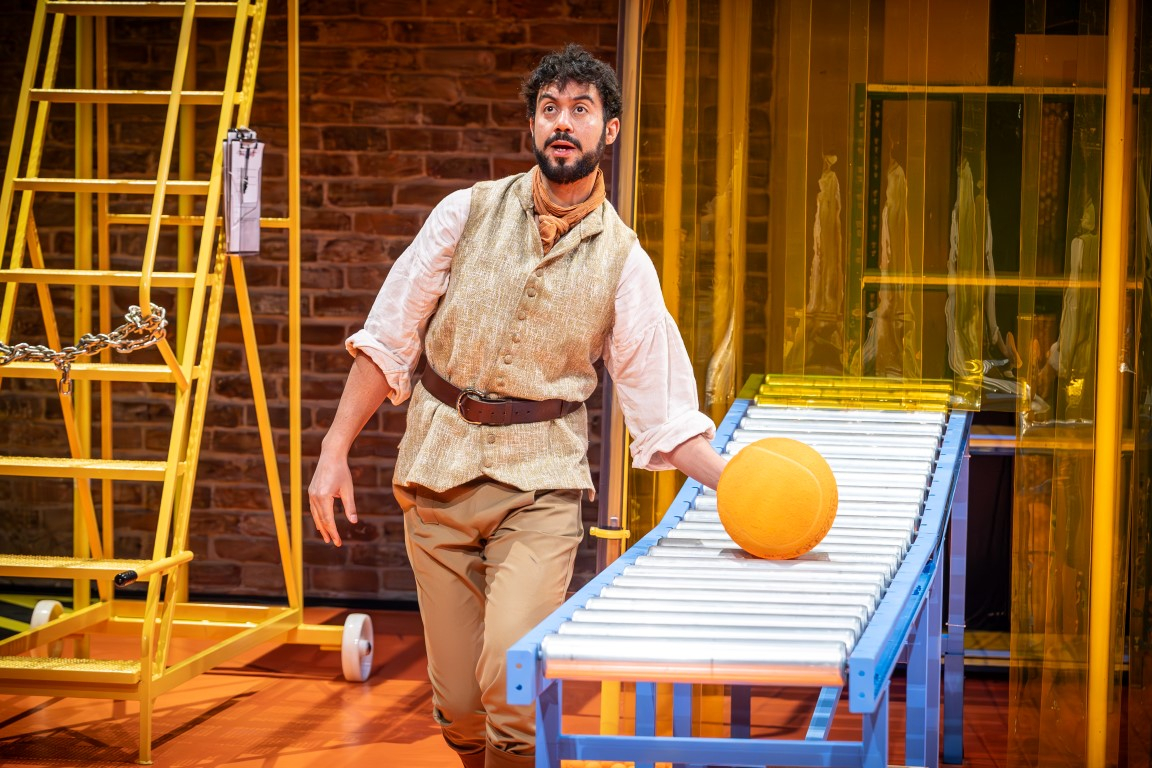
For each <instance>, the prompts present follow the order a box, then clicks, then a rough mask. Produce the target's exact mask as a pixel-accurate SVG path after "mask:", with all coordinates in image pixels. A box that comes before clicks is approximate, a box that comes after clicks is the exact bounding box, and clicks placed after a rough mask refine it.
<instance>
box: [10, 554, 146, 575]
mask: <svg viewBox="0 0 1152 768" xmlns="http://www.w3.org/2000/svg"><path fill="white" fill-rule="evenodd" d="M151 562H152V561H151V560H121V559H104V560H95V559H91V558H83V557H48V556H44V555H0V575H4V576H19V577H23V578H39V579H91V578H95V577H97V576H100V575H104V576H107V577H108V578H111V577H113V576H115V575H116V574H118V573H122V572H124V571H139V570H140V569H141V568H143V567H144V566H146V565H148V564H149V563H151Z"/></svg>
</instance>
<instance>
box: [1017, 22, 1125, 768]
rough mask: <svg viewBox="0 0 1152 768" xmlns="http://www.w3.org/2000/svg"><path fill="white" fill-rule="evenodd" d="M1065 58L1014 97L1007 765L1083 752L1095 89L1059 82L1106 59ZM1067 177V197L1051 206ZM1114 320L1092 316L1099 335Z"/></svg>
mask: <svg viewBox="0 0 1152 768" xmlns="http://www.w3.org/2000/svg"><path fill="white" fill-rule="evenodd" d="M1045 10H1046V9H1045V4H1044V3H1040V2H1029V3H1027V5H1026V10H1025V28H1026V29H1025V33H1026V35H1027V34H1031V35H1039V34H1043V33H1044V32H1045V31H1046V30H1047V27H1048V23H1047V21H1048V20H1047V19H1046V18H1045ZM1106 10H1107V3H1105V2H1102V1H1101V2H1096V0H1086V2H1082V3H1081V6H1080V12H1079V28H1078V29H1077V34H1078V35H1079V36H1081V42H1083V43H1090V42H1091V41H1092V40H1099V39H1101V38H1100V36H1102V35H1104V34H1105V31H1106V27H1105V22H1106V14H1105V12H1106ZM1080 50H1085V49H1084V48H1083V46H1082V47H1081V48H1080ZM1098 50H1102V49H1098ZM1074 61H1075V70H1076V71H1075V72H1074V73H1071V77H1070V78H1069V81H1068V82H1065V81H1064V79H1060V78H1057V80H1056V81H1053V80H1052V79H1046V76H1047V72H1045V74H1044V75H1042V76H1041V77H1040V81H1039V82H1038V83H1032V84H1035V85H1039V86H1040V87H1039V88H1038V89H1037V91H1036V93H1027V94H1025V95H1024V96H1023V105H1022V108H1023V110H1024V115H1023V123H1024V136H1023V151H1024V160H1023V172H1022V179H1021V182H1022V183H1021V254H1020V262H1021V269H1020V276H1021V281H1020V285H1021V288H1020V307H1021V309H1020V317H1021V326H1020V327H1021V333H1020V338H1021V341H1022V345H1021V346H1023V347H1024V349H1025V352H1024V355H1023V357H1024V360H1025V365H1024V370H1025V371H1026V374H1025V376H1024V380H1025V381H1026V382H1027V384H1028V385H1029V386H1030V389H1029V390H1028V391H1026V392H1022V393H1021V397H1020V400H1019V407H1018V409H1017V410H1018V413H1019V429H1018V435H1017V452H1016V469H1015V472H1016V476H1015V488H1016V491H1015V504H1014V523H1013V537H1014V541H1013V576H1012V579H1013V588H1012V595H1013V604H1012V617H1011V629H1012V636H1011V653H1012V660H1013V664H1012V667H1011V673H1010V685H1009V691H1010V701H1009V721H1010V735H1009V742H1008V752H1009V755H1008V757H1009V765H1013V766H1017V765H1019V766H1033V765H1044V766H1068V767H1069V768H1071V767H1072V766H1083V765H1086V764H1088V762H1089V755H1088V749H1089V740H1088V731H1089V728H1090V726H1091V724H1090V722H1089V720H1088V692H1089V654H1088V651H1089V628H1090V623H1089V605H1090V602H1091V590H1092V583H1091V579H1090V575H1091V567H1092V557H1093V538H1094V536H1093V530H1092V519H1093V485H1094V475H1093V472H1094V461H1095V458H1096V455H1095V453H1094V447H1095V438H1096V435H1095V432H1096V428H1097V426H1096V386H1095V384H1096V380H1097V371H1096V357H1097V346H1098V339H1099V337H1098V335H1097V334H1098V313H1099V301H1100V290H1101V285H1100V223H1099V222H1100V216H1099V212H1100V208H1101V201H1102V169H1103V151H1102V150H1103V138H1104V98H1103V96H1102V95H1101V94H1102V90H1101V87H1096V88H1092V87H1085V88H1078V89H1071V88H1068V87H1069V86H1075V85H1077V84H1082V85H1088V84H1099V86H1102V85H1103V83H1104V79H1105V78H1104V66H1105V61H1104V59H1103V58H1102V57H1099V56H1093V55H1083V56H1080V57H1078V58H1076V59H1075V60H1074ZM1064 76H1065V77H1066V78H1067V77H1068V73H1064ZM1062 88H1064V89H1065V90H1061V89H1062ZM1065 185H1066V186H1065ZM1065 189H1066V199H1064V200H1063V202H1064V205H1062V206H1061V205H1054V204H1053V201H1054V200H1056V199H1058V197H1059V196H1060V195H1061V194H1063V193H1064V190H1065ZM1057 190H1059V193H1058V192H1057ZM1054 277H1059V278H1062V279H1060V280H1052V279H1051V278H1054ZM1054 289H1058V290H1054ZM1121 332H1122V329H1117V328H1099V333H1100V334H1115V333H1121ZM1130 456H1131V454H1130V453H1129V454H1126V455H1125V456H1124V457H1122V459H1121V473H1122V477H1121V487H1122V488H1123V487H1125V486H1126V485H1127V483H1125V480H1127V479H1129V478H1130V474H1129V472H1127V471H1125V469H1124V468H1125V467H1128V466H1130V463H1129V462H1130ZM1126 520H1127V516H1126V515H1123V514H1121V515H1120V516H1119V521H1118V525H1117V527H1116V529H1115V530H1114V531H1113V541H1114V546H1115V550H1114V551H1115V552H1116V553H1117V555H1118V557H1117V560H1119V561H1123V560H1125V558H1124V557H1122V556H1120V555H1124V554H1126V553H1127V552H1128V551H1129V550H1128V547H1127V530H1128V529H1127V526H1126V524H1125V522H1126ZM1125 577H1126V566H1125V565H1124V563H1123V562H1117V563H1115V564H1114V566H1113V576H1112V579H1111V581H1112V590H1113V592H1114V595H1115V598H1114V600H1115V602H1114V605H1116V606H1117V610H1116V611H1115V614H1116V615H1114V616H1113V617H1112V622H1111V624H1112V626H1113V627H1121V628H1122V627H1123V626H1124V621H1123V617H1122V614H1121V610H1122V609H1121V608H1120V607H1121V606H1124V605H1125V603H1126V599H1125V597H1126V584H1127V581H1126V578H1125ZM1123 634H1124V633H1123V630H1122V629H1121V631H1118V632H1115V637H1116V641H1115V642H1114V643H1113V650H1112V653H1111V656H1112V658H1113V660H1114V665H1113V668H1114V669H1117V670H1118V669H1119V668H1120V664H1121V662H1122V658H1123V652H1122V648H1123V639H1124V638H1123ZM1113 677H1114V679H1113V680H1112V681H1111V683H1110V686H1111V687H1110V689H1109V694H1108V695H1109V704H1108V722H1107V723H1099V724H1096V726H1097V727H1104V728H1106V731H1107V736H1106V738H1107V743H1108V750H1107V752H1108V758H1107V760H1108V764H1110V765H1115V764H1116V761H1117V760H1118V745H1119V739H1118V736H1119V735H1120V727H1119V726H1120V713H1121V707H1120V697H1119V692H1120V690H1121V689H1120V687H1119V685H1117V683H1118V682H1119V680H1120V678H1119V675H1118V674H1115V675H1113Z"/></svg>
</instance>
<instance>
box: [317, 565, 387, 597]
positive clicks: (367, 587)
mask: <svg viewBox="0 0 1152 768" xmlns="http://www.w3.org/2000/svg"><path fill="white" fill-rule="evenodd" d="M308 577H309V584H310V586H311V588H312V590H313V591H315V592H317V593H321V594H327V595H334V596H351V595H375V594H376V593H377V592H378V591H379V590H380V573H379V571H377V570H376V569H375V568H311V569H309V571H308Z"/></svg>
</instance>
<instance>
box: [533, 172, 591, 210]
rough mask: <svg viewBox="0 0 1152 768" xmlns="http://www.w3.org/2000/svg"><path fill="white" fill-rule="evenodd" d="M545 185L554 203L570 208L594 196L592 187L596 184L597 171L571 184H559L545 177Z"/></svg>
mask: <svg viewBox="0 0 1152 768" xmlns="http://www.w3.org/2000/svg"><path fill="white" fill-rule="evenodd" d="M544 186H545V188H547V190H548V197H549V199H551V200H552V202H553V203H555V204H556V205H558V206H561V207H563V208H570V207H572V206H573V205H579V204H580V203H582V202H584V201H585V200H587V199H588V198H589V197H591V196H592V189H593V188H594V187H595V186H596V173H595V172H593V173H590V174H588V175H587V176H585V177H584V178H582V179H577V180H576V181H574V182H572V183H571V184H557V183H556V182H554V181H552V180H551V179H549V178H547V177H545V178H544Z"/></svg>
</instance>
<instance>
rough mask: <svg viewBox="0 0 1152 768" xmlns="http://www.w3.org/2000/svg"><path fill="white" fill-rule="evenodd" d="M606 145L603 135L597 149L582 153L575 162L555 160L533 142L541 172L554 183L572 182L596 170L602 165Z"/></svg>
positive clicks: (534, 152) (533, 151) (533, 149)
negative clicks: (601, 159)
mask: <svg viewBox="0 0 1152 768" xmlns="http://www.w3.org/2000/svg"><path fill="white" fill-rule="evenodd" d="M605 146H606V145H605V141H604V136H601V137H600V141H599V142H598V143H597V144H596V150H595V151H594V152H588V153H586V154H584V155H582V156H581V157H580V159H579V160H577V161H576V162H574V163H564V164H561V163H558V162H553V161H552V160H550V159H549V158H548V156H547V155H545V154H544V151H543V150H542V149H540V148H539V147H537V146H535V142H533V146H532V154H534V155H535V156H536V164H537V165H539V166H540V172H541V173H543V174H544V178H546V179H548V181H550V182H552V183H553V184H571V183H572V182H574V181H580V179H583V178H587V177H588V176H590V175H591V174H593V173H595V172H596V168H597V167H599V165H600V158H602V157H603V156H604V147H605Z"/></svg>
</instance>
